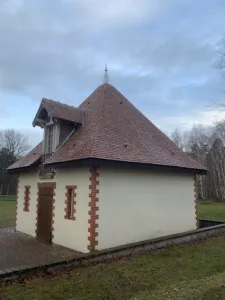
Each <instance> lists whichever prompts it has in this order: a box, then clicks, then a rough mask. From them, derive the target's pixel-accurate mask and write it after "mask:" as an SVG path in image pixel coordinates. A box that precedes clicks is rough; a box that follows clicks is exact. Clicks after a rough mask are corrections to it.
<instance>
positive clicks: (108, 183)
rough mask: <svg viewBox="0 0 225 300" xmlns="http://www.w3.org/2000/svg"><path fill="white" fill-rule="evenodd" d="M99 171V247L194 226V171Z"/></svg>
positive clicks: (125, 242)
mask: <svg viewBox="0 0 225 300" xmlns="http://www.w3.org/2000/svg"><path fill="white" fill-rule="evenodd" d="M99 172H100V177H99V182H100V184H99V220H98V224H99V228H98V249H99V250H100V249H104V248H109V247H114V246H119V245H123V244H127V243H132V242H137V241H142V240H146V239H151V238H156V237H160V236H166V235H170V234H175V233H181V232H185V231H188V230H194V229H196V220H195V202H194V199H195V198H194V180H193V175H187V174H176V173H165V172H155V171H154V172H153V171H146V170H144V171H143V170H132V169H129V170H127V169H118V168H115V169H104V168H100V169H99Z"/></svg>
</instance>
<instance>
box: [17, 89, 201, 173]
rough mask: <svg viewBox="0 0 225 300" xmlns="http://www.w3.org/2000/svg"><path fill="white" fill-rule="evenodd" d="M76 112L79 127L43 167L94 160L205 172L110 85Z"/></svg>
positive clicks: (87, 100)
mask: <svg viewBox="0 0 225 300" xmlns="http://www.w3.org/2000/svg"><path fill="white" fill-rule="evenodd" d="M52 105H53V103H52ZM78 110H79V111H82V112H85V114H83V120H82V126H81V127H80V128H79V129H77V131H75V132H74V133H73V135H72V136H71V137H70V138H69V139H68V140H67V142H66V143H65V144H63V145H62V147H61V148H59V149H58V150H57V151H56V152H55V153H54V154H53V155H52V156H51V157H50V158H49V159H48V160H47V161H46V162H45V164H54V163H59V162H65V161H74V160H80V159H87V158H97V159H105V160H114V161H123V162H133V163H144V164H154V165H163V166H175V167H181V168H188V169H195V170H197V169H199V170H205V168H204V167H203V166H201V165H200V164H198V163H197V162H196V161H194V160H192V159H191V158H190V157H189V156H188V155H187V154H186V153H184V152H183V151H182V150H180V149H179V148H178V147H177V146H176V145H175V144H174V143H173V142H172V141H171V140H170V139H169V138H168V137H167V136H166V135H165V134H163V133H162V132H161V131H160V130H159V129H158V128H157V127H156V126H155V125H154V124H153V123H152V122H151V121H149V120H148V119H147V118H146V117H145V116H144V115H143V114H142V113H141V112H140V111H139V110H137V109H136V108H135V107H134V106H133V105H132V104H131V103H130V102H129V101H128V100H127V99H126V98H125V97H124V96H123V95H122V94H121V93H120V92H119V91H118V90H117V89H116V88H114V87H113V86H112V85H110V84H103V85H101V86H100V87H98V88H97V89H96V90H95V91H94V92H93V93H92V94H91V95H90V96H89V97H88V98H87V99H86V100H85V101H84V102H83V103H82V104H81V105H80V106H79V107H78ZM20 165H22V163H20Z"/></svg>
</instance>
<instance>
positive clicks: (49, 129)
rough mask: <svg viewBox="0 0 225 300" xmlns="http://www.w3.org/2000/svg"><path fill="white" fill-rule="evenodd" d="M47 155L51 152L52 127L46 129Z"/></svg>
mask: <svg viewBox="0 0 225 300" xmlns="http://www.w3.org/2000/svg"><path fill="white" fill-rule="evenodd" d="M47 150H48V151H47V153H52V151H53V125H51V126H49V127H47Z"/></svg>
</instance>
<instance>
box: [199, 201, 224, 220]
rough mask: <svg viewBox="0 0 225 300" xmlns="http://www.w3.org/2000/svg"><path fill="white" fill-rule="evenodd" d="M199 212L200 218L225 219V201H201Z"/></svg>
mask: <svg viewBox="0 0 225 300" xmlns="http://www.w3.org/2000/svg"><path fill="white" fill-rule="evenodd" d="M198 213H199V219H209V220H215V221H225V203H219V202H208V203H207V202H201V203H200V204H199V210H198Z"/></svg>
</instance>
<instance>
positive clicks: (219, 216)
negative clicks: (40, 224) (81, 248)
mask: <svg viewBox="0 0 225 300" xmlns="http://www.w3.org/2000/svg"><path fill="white" fill-rule="evenodd" d="M1 203H2V202H1V201H0V214H1ZM8 205H10V202H7V203H6V201H4V206H5V208H4V210H7V209H6V207H7V206H8ZM8 209H9V208H8ZM9 210H10V209H9ZM13 210H14V209H13ZM9 215H11V220H12V212H11V213H9ZM199 215H200V218H204V219H213V220H221V221H223V220H225V204H220V203H210V204H205V203H200V204H199ZM0 219H1V218H0ZM9 219H10V218H9ZM224 249H225V234H224V235H221V236H218V237H214V238H210V239H208V240H205V241H204V242H201V243H198V244H197V243H196V244H191V245H185V246H174V247H170V248H167V249H163V250H160V251H155V252H154V251H151V252H148V253H144V254H139V255H136V256H133V257H132V258H129V259H128V258H126V259H123V260H122V259H121V260H118V261H115V262H111V263H106V264H98V265H95V266H90V267H86V268H80V269H74V270H73V271H72V272H69V273H62V274H59V275H58V276H55V277H50V276H49V277H44V278H36V279H32V280H29V281H27V282H26V283H24V284H15V285H11V286H8V287H5V288H1V289H0V299H1V296H2V297H3V299H4V300H5V299H6V300H28V299H32V300H41V299H45V300H50V299H63V300H64V299H68V300H69V299H71V300H72V299H76V300H88V299H91V300H104V299H108V300H135V299H136V300H181V299H182V300H183V299H184V300H190V299H192V300H212V299H213V300H218V299H221V300H222V299H225V251H224Z"/></svg>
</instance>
